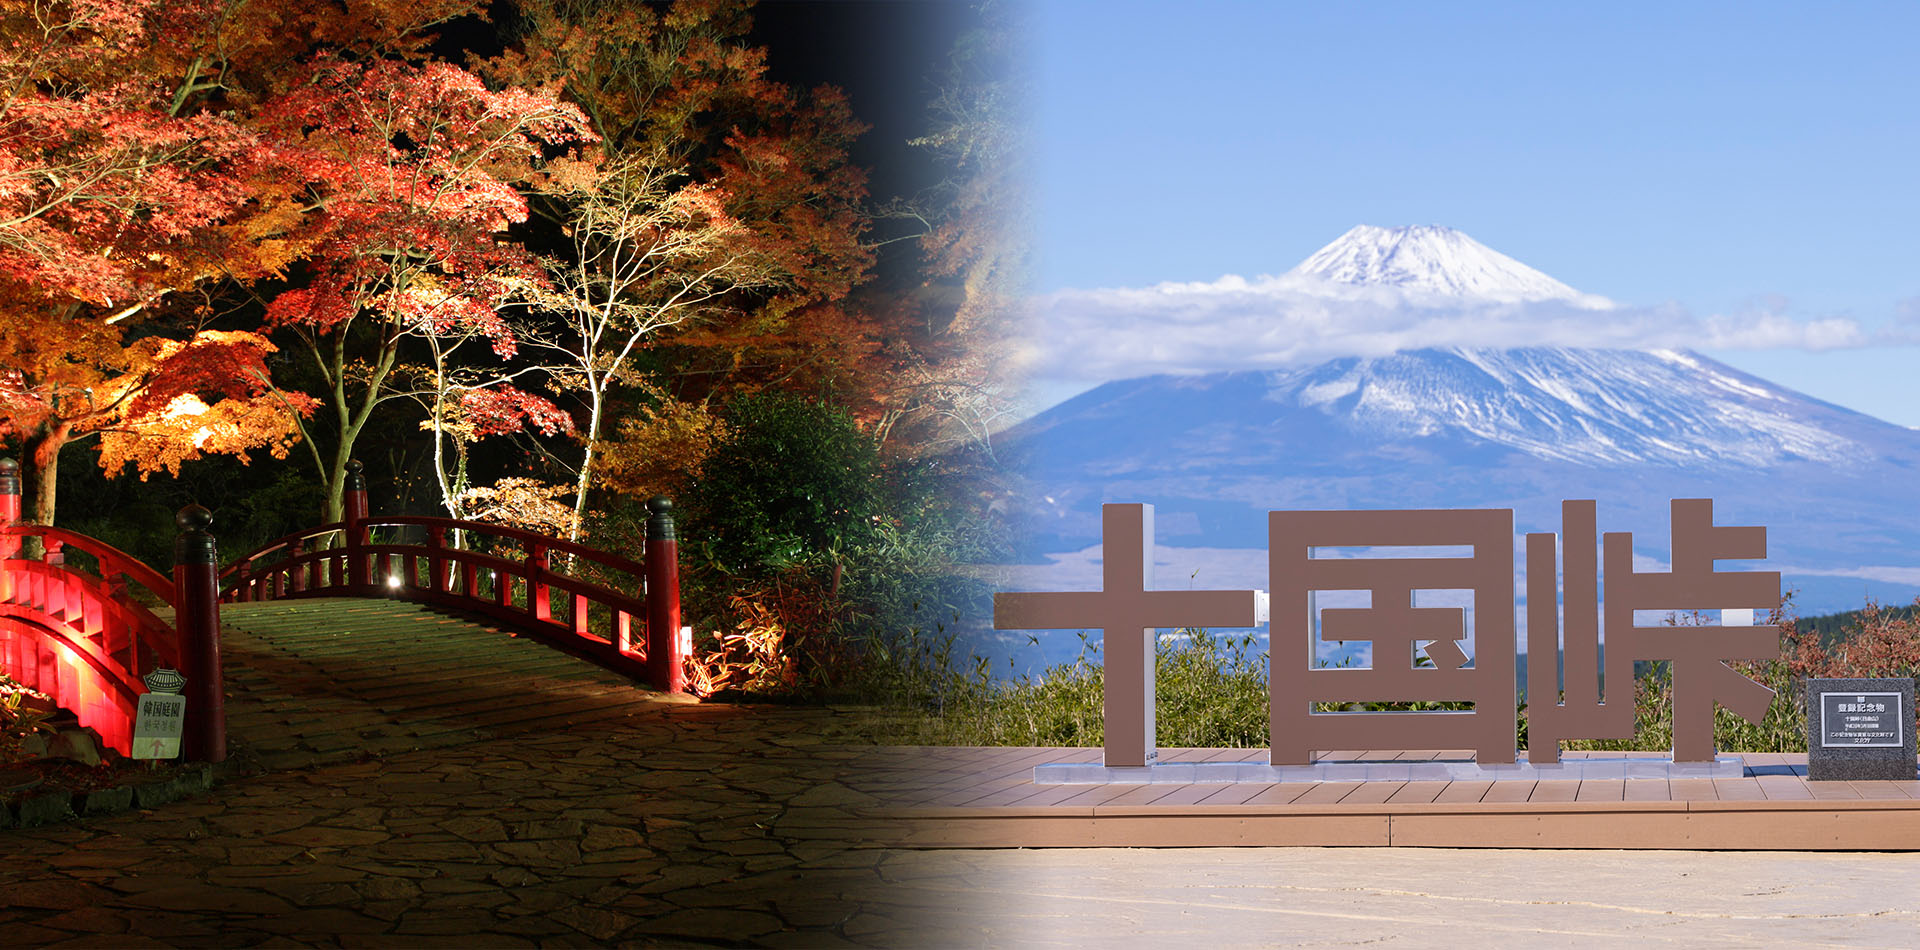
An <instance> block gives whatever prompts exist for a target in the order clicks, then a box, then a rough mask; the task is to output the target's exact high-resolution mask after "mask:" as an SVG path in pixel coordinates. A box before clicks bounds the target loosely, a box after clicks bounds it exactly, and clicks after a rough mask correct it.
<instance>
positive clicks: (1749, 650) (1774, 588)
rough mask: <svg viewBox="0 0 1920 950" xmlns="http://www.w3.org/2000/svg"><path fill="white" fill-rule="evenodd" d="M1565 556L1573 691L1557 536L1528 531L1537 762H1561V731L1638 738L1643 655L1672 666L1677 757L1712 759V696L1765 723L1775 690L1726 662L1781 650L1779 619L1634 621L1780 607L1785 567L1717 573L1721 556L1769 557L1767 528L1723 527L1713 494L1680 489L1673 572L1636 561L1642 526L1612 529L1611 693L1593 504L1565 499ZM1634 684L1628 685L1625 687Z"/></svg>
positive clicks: (1533, 755) (1531, 702)
mask: <svg viewBox="0 0 1920 950" xmlns="http://www.w3.org/2000/svg"><path fill="white" fill-rule="evenodd" d="M1560 524H1561V527H1560V531H1561V537H1562V541H1561V544H1562V546H1563V547H1564V548H1565V558H1566V582H1565V584H1566V587H1565V591H1566V593H1565V597H1566V602H1565V606H1564V610H1565V613H1566V644H1565V650H1566V676H1565V679H1566V693H1565V696H1564V698H1562V699H1560V700H1559V701H1558V702H1556V701H1555V698H1556V694H1557V692H1558V690H1557V689H1556V684H1555V682H1554V679H1555V673H1556V672H1557V671H1556V670H1555V669H1554V664H1553V663H1552V662H1542V661H1543V660H1545V658H1547V657H1552V656H1554V655H1555V654H1556V653H1557V652H1558V651H1559V649H1560V644H1559V643H1557V642H1556V641H1557V640H1558V637H1556V635H1555V634H1556V633H1557V632H1558V630H1559V627H1560V624H1558V623H1557V622H1555V618H1554V611H1553V604H1554V596H1553V594H1554V590H1553V588H1554V584H1553V581H1554V577H1553V574H1554V550H1553V535H1552V534H1550V533H1539V534H1529V535H1527V653H1528V655H1529V656H1530V657H1533V658H1534V659H1533V660H1532V662H1531V663H1530V664H1529V666H1528V669H1527V696H1528V702H1527V761H1528V762H1531V763H1534V764H1536V765H1537V764H1541V763H1550V762H1558V761H1560V741H1561V740H1562V739H1630V738H1632V737H1633V731H1634V694H1635V689H1636V685H1635V682H1636V681H1635V679H1634V675H1633V666H1634V661H1636V660H1671V661H1672V663H1673V760H1674V761H1675V762H1711V761H1713V755H1714V747H1713V704H1714V703H1715V702H1718V703H1720V704H1721V705H1723V706H1726V707H1727V708H1728V709H1731V710H1733V712H1734V713H1735V714H1736V715H1738V716H1740V718H1742V719H1745V720H1747V721H1748V722H1751V723H1754V724H1756V725H1758V724H1759V722H1760V720H1761V719H1762V718H1764V717H1765V716H1766V714H1767V705H1768V704H1769V703H1771V702H1772V701H1773V691H1772V690H1770V689H1768V688H1766V687H1765V686H1762V685H1760V684H1759V683H1756V682H1754V681H1753V680H1750V679H1748V678H1746V677H1744V676H1741V675H1740V674H1738V673H1735V672H1734V671H1733V670H1731V669H1728V668H1727V665H1726V663H1725V662H1723V661H1725V660H1764V659H1769V658H1771V657H1774V656H1778V655H1779V653H1780V628H1779V627H1776V626H1758V627H1756V626H1740V627H1726V626H1657V627H1641V626H1636V625H1635V624H1634V620H1633V614H1634V611H1636V610H1700V609H1725V608H1736V609H1737V608H1743V607H1751V608H1760V609H1765V610H1772V609H1774V608H1776V607H1779V606H1780V574H1779V572H1777V571H1751V572H1743V573H1719V572H1716V571H1715V570H1714V569H1713V562H1714V561H1715V560H1717V559H1720V558H1764V557H1766V556H1767V529H1765V528H1761V527H1738V528H1735V527H1716V526H1715V525H1714V523H1713V501H1712V500H1711V499H1707V498H1676V499H1674V501H1673V504H1672V517H1671V529H1670V530H1671V534H1672V540H1673V570H1672V571H1670V572H1665V573H1643V572H1641V571H1637V570H1635V569H1634V567H1633V535H1632V534H1630V533H1625V532H1613V531H1609V532H1607V536H1606V544H1605V555H1606V583H1607V596H1606V608H1605V617H1606V633H1607V637H1606V645H1607V648H1606V682H1607V684H1608V686H1607V701H1605V702H1602V701H1601V697H1600V693H1599V689H1598V687H1599V683H1598V681H1597V680H1596V678H1595V675H1594V673H1595V670H1596V668H1597V667H1598V666H1599V663H1598V654H1599V651H1600V639H1599V637H1598V636H1597V635H1596V631H1595V627H1594V619H1595V612H1596V611H1597V610H1598V608H1599V605H1598V603H1597V601H1598V600H1599V589H1598V584H1597V583H1596V571H1595V565H1594V533H1595V518H1594V505H1593V502H1591V501H1568V502H1563V503H1562V504H1561V506H1560ZM1623 687H1624V688H1623Z"/></svg>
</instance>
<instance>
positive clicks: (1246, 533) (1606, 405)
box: [1000, 228, 1920, 613]
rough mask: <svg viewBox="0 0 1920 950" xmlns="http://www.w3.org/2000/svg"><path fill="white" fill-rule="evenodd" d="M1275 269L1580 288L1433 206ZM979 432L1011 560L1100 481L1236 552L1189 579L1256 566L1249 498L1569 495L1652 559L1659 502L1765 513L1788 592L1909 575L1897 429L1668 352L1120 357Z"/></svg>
mask: <svg viewBox="0 0 1920 950" xmlns="http://www.w3.org/2000/svg"><path fill="white" fill-rule="evenodd" d="M1291 273H1292V274H1293V275H1307V276H1308V277H1309V278H1310V279H1316V280H1329V281H1355V282H1361V283H1363V284H1365V285H1366V286H1376V285H1380V284H1383V283H1384V284H1387V285H1389V286H1401V287H1412V288H1414V289H1415V290H1417V291H1418V292H1419V293H1421V294H1423V295H1426V297H1427V298H1428V300H1427V302H1426V303H1424V304H1423V306H1426V307H1431V306H1432V303H1431V300H1432V299H1434V298H1437V297H1451V298H1454V299H1458V300H1460V301H1462V305H1463V307H1466V306H1470V305H1471V304H1472V302H1473V301H1484V300H1486V299H1488V296H1489V295H1507V296H1508V297H1509V298H1510V299H1542V298H1544V297H1547V296H1549V295H1552V296H1555V297H1557V298H1559V299H1567V300H1576V299H1583V298H1584V299H1588V300H1599V299H1600V298H1590V297H1587V296H1586V295H1582V294H1580V293H1579V292H1578V291H1575V290H1573V289H1572V288H1570V287H1567V286H1566V285H1565V284H1561V283H1559V282H1558V281H1555V280H1553V279H1552V278H1550V277H1547V276H1546V275H1544V274H1540V273H1539V272H1537V271H1534V270H1532V269H1530V268H1527V267H1526V266H1525V265H1523V264H1520V263H1518V262H1516V261H1513V260H1512V259H1511V258H1507V257H1505V256H1504V255H1500V254H1497V253H1495V252H1493V251H1490V250H1488V249H1486V248H1484V247H1482V246H1481V245H1479V244H1477V243H1475V242H1473V241H1472V240H1471V239H1470V238H1467V237H1466V236H1465V235H1462V234H1459V233H1458V232H1454V231H1448V230H1447V229H1444V228H1401V229H1383V228H1356V229H1354V230H1353V231H1350V232H1348V233H1347V234H1346V235H1344V236H1343V237H1342V238H1341V239H1340V240H1339V241H1336V242H1335V243H1334V244H1332V245H1329V246H1328V248H1326V249H1325V250H1323V251H1321V252H1320V253H1318V254H1315V255H1314V256H1313V257H1312V258H1310V259H1309V260H1308V261H1306V262H1305V263H1303V264H1301V265H1300V266H1299V267H1298V268H1295V270H1294V271H1293V272H1291ZM1569 295H1571V296H1569ZM1604 314H1605V311H1604V310H1602V311H1596V318H1601V317H1603V316H1604ZM1000 445H1001V447H1002V448H1001V454H1002V457H1003V458H1006V459H1008V460H1010V462H1011V463H1012V465H1013V466H1014V467H1015V468H1016V470H1019V471H1022V472H1023V473H1024V475H1025V477H1026V478H1027V479H1028V485H1029V490H1028V492H1027V493H1026V494H1027V496H1028V498H1029V499H1030V505H1031V507H1030V509H1029V514H1030V516H1031V518H1030V521H1029V530H1028V532H1027V537H1026V538H1025V541H1026V550H1027V553H1028V555H1029V558H1028V560H1030V561H1031V562H1033V563H1040V562H1042V561H1043V560H1044V558H1043V557H1042V556H1043V555H1049V556H1055V557H1056V560H1057V559H1058V557H1059V556H1064V555H1069V554H1072V555H1074V556H1075V557H1078V558H1080V561H1081V562H1084V561H1085V556H1086V550H1087V549H1088V548H1090V547H1091V546H1093V545H1096V544H1098V543H1099V514H1100V505H1101V504H1102V503H1103V502H1108V501H1144V502H1150V503H1152V504H1154V505H1155V506H1156V508H1157V510H1158V513H1157V521H1158V524H1159V535H1160V538H1159V540H1160V543H1161V544H1162V545H1163V546H1168V547H1181V546H1186V547H1189V548H1191V549H1193V550H1194V551H1200V550H1201V549H1205V550H1207V551H1211V552H1214V553H1215V554H1221V555H1222V557H1220V558H1216V562H1217V563H1225V558H1224V553H1231V552H1241V553H1240V554H1235V555H1234V558H1235V561H1234V563H1235V564H1238V563H1239V561H1240V560H1246V559H1247V558H1256V559H1257V562H1256V567H1254V568H1251V569H1249V572H1250V574H1251V577H1243V576H1238V575H1236V576H1232V577H1222V576H1221V575H1220V574H1219V573H1218V572H1217V571H1216V572H1215V573H1214V574H1213V575H1212V584H1213V586H1240V585H1246V584H1251V585H1253V586H1265V584H1264V582H1263V581H1260V580H1259V578H1261V577H1263V576H1264V573H1263V572H1264V564H1265V561H1264V557H1262V556H1261V554H1262V549H1264V547H1265V545H1266V540H1267V539H1266V518H1265V512H1266V511H1268V510H1271V509H1286V508H1482V507H1488V508H1512V509H1514V511H1515V519H1516V529H1517V531H1520V532H1526V531H1558V530H1559V527H1560V526H1559V523H1558V522H1559V503H1560V501H1561V500H1563V499H1571V498H1591V499H1595V500H1596V501H1597V502H1598V503H1599V513H1600V528H1601V530H1602V531H1632V532H1634V533H1635V546H1636V550H1638V551H1640V552H1642V554H1643V556H1645V557H1648V558H1651V559H1653V561H1654V562H1661V561H1664V559H1665V557H1666V551H1665V547H1666V543H1667V505H1668V500H1669V499H1672V498H1699V497H1708V498H1713V499H1715V501H1716V505H1715V514H1716V520H1717V521H1718V522H1719V523H1721V524H1760V525H1766V526H1768V527H1769V529H1770V530H1769V559H1768V562H1767V565H1766V567H1768V568H1770V569H1777V570H1780V571H1781V572H1782V573H1783V575H1784V576H1785V582H1786V584H1787V585H1788V586H1789V587H1791V588H1795V589H1797V590H1798V591H1799V594H1798V596H1797V602H1798V604H1799V607H1800V609H1801V611H1802V612H1803V613H1819V612H1826V611H1831V610H1844V609H1851V608H1855V607H1858V606H1860V605H1861V603H1862V601H1863V600H1864V599H1865V598H1866V597H1867V596H1873V597H1875V598H1877V599H1879V600H1881V601H1883V602H1895V603H1898V602H1904V601H1907V600H1910V599H1911V598H1912V597H1913V596H1914V595H1915V594H1916V593H1920V514H1916V512H1920V504H1916V498H1915V494H1916V490H1917V489H1920V477H1917V476H1920V431H1916V430H1913V429H1908V428H1905V427H1903V426H1897V425H1894V424H1892V423H1888V422H1883V421H1881V420H1878V419H1875V418H1872V417H1870V416H1866V415H1863V414H1861V413H1858V412H1853V411H1850V410H1847V409H1844V408H1841V407H1839V406H1834V405H1831V404H1828V403H1824V402H1821V401H1819V400H1816V399H1813V398H1811V397H1809V396H1806V395H1804V394H1801V393H1798V392H1795V391H1793V390H1791V389H1788V388H1786V387H1783V386H1780V385H1778V384H1775V383H1772V382H1769V381H1767V380H1763V379H1759V378H1757V377H1754V376H1751V375H1748V374H1746V373H1743V372H1740V371H1738V370H1735V369H1733V368H1731V367H1729V366H1726V365H1723V364H1721V363H1718V362H1715V361H1713V360H1711V359H1708V358H1706V357H1704V356H1701V355H1699V354H1696V353H1692V352H1688V351H1682V350H1650V351H1635V350H1621V349H1576V348H1565V347H1527V348H1515V349H1483V348H1471V347H1445V348H1428V349H1414V350H1404V351H1401V352H1398V353H1395V354H1392V355H1389V356H1383V357H1372V358H1362V357H1347V358H1339V359H1332V360H1327V361H1323V362H1318V363H1315V364H1313V365H1308V366H1304V367H1298V366H1296V367H1280V368H1274V369H1270V370H1246V371H1236V372H1218V373H1209V374H1199V375H1161V376H1144V377H1138V378H1133V379H1126V380H1120V381H1115V382H1110V383H1107V384H1105V385H1102V386H1100V387H1098V388H1095V389H1093V390H1091V391H1088V392H1085V393H1083V394H1081V395H1079V396H1077V397H1075V398H1073V399H1071V400H1068V401H1067V402H1064V403H1062V404H1060V405H1058V406H1055V407H1053V408H1052V409H1049V410H1047V411H1045V412H1042V413H1040V414H1039V415H1037V416H1035V417H1033V418H1031V419H1028V420H1026V421H1025V422H1022V423H1020V424H1019V425H1017V426H1015V427H1013V428H1012V429H1010V430H1008V431H1007V432H1006V433H1005V434H1004V435H1003V437H1002V438H1001V440H1000ZM1076 552H1077V553H1076ZM1223 552H1224V553H1223ZM1242 554H1244V555H1246V557H1242ZM1194 556H1195V557H1201V555H1199V554H1196V555H1194ZM1062 563H1064V562H1062ZM1076 563H1079V562H1076ZM1195 563H1196V564H1199V563H1200V562H1199V561H1196V562H1195ZM1209 563H1215V562H1209ZM1749 566H1750V565H1749ZM1173 567H1174V568H1175V569H1176V570H1177V572H1178V574H1180V575H1186V574H1187V573H1188V569H1187V568H1186V567H1185V566H1182V565H1181V564H1180V563H1178V562H1177V560H1176V563H1175V564H1174V565H1173ZM1741 567H1742V565H1739V564H1729V565H1726V566H1725V568H1724V569H1740V568H1741ZM1234 570H1239V568H1238V567H1235V568H1234ZM1092 576H1093V577H1095V578H1097V573H1095V574H1094V575H1092ZM1163 576H1172V575H1171V574H1165V575H1163ZM1092 583H1095V584H1097V583H1098V581H1097V579H1096V580H1094V581H1092ZM1203 583H1204V582H1203Z"/></svg>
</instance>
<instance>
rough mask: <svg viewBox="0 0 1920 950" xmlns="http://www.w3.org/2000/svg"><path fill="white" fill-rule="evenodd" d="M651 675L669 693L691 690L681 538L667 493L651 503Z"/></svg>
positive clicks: (649, 591)
mask: <svg viewBox="0 0 1920 950" xmlns="http://www.w3.org/2000/svg"><path fill="white" fill-rule="evenodd" d="M647 510H648V511H651V512H653V517H651V518H648V519H647V678H648V679H650V680H652V681H653V682H654V684H655V685H657V686H659V687H660V688H661V689H664V690H666V691H667V692H669V693H684V692H686V691H687V671H686V667H685V666H684V665H683V664H682V663H681V659H682V656H681V653H680V541H679V539H678V536H677V535H676V534H675V533H674V529H673V502H672V501H670V500H668V499H667V497H666V496H665V495H659V496H655V497H654V498H653V499H651V500H650V501H648V502H647Z"/></svg>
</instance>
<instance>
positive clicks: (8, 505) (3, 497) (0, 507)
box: [0, 459, 20, 597]
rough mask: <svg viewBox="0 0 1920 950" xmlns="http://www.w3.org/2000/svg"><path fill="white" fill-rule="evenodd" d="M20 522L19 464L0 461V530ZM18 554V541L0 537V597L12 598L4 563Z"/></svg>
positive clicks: (6, 460) (10, 460)
mask: <svg viewBox="0 0 1920 950" xmlns="http://www.w3.org/2000/svg"><path fill="white" fill-rule="evenodd" d="M19 522H20V463H19V462H16V461H14V460H13V459H0V528H4V527H7V526H8V525H13V524H18V523H19ZM19 553H20V539H19V538H16V537H13V536H11V535H7V536H4V537H0V597H11V596H13V581H12V580H11V579H9V578H8V577H7V571H6V561H7V559H9V558H11V557H13V556H14V555H16V554H19Z"/></svg>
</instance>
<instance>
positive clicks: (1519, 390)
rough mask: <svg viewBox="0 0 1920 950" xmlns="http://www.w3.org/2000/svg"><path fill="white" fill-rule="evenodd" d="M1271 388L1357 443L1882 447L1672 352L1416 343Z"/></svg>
mask: <svg viewBox="0 0 1920 950" xmlns="http://www.w3.org/2000/svg"><path fill="white" fill-rule="evenodd" d="M1268 386H1269V389H1268V392H1267V395H1266V397H1265V398H1266V401H1268V402H1271V403H1277V404H1278V405H1280V406H1284V407H1287V408H1290V409H1314V410H1317V411H1318V412H1320V413H1321V414H1322V415H1325V416H1328V417H1330V418H1337V419H1340V420H1342V421H1343V423H1344V424H1345V425H1347V426H1348V427H1349V428H1350V429H1351V431H1352V432H1353V434H1354V435H1355V436H1356V437H1369V436H1372V437H1378V436H1384V435H1393V436H1401V437H1406V436H1416V437H1417V436H1432V435H1439V434H1442V433H1446V434H1451V435H1453V436H1456V437H1460V438H1467V439H1479V440H1484V441H1486V442H1490V443H1494V444H1497V445H1505V446H1511V447H1513V448H1515V449H1518V450H1520V451H1521V452H1524V453H1526V454H1527V455H1530V456H1533V457H1535V458H1540V459H1549V460H1554V461H1564V462H1575V463H1582V464H1595V465H1620V464H1635V463H1648V464H1656V465H1671V466H1691V465H1713V464H1730V465H1739V466H1765V465H1770V464H1773V463H1775V462H1780V461H1786V460H1793V459H1799V460H1804V461H1812V462H1826V463H1831V464H1836V465H1847V464H1852V463H1853V462H1855V461H1857V460H1859V459H1860V458H1862V457H1863V456H1865V455H1869V454H1871V453H1872V451H1873V450H1872V449H1871V448H1870V447H1869V446H1868V445H1866V444H1863V443H1862V442H1860V441H1857V440H1856V439H1857V436H1858V432H1857V429H1858V425H1859V423H1858V420H1849V419H1846V418H1844V417H1845V415H1846V414H1845V413H1844V411H1843V410H1839V411H1837V410H1835V409H1834V408H1833V407H1831V406H1826V405H1825V404H1822V403H1816V402H1814V401H1812V400H1809V399H1808V398H1807V397H1805V396H1801V395H1799V394H1797V393H1794V392H1792V391H1791V390H1787V389H1782V388H1781V387H1779V386H1775V385H1773V384H1772V383H1769V382H1766V381H1765V380H1762V379H1758V378H1755V377H1752V376H1748V375H1746V374H1745V373H1741V372H1739V371H1737V370H1734V369H1732V368H1730V367H1727V366H1724V365H1722V364H1720V363H1716V362H1714V361H1712V360H1709V359H1706V358H1704V357H1701V356H1698V355H1696V354H1692V353H1686V352H1679V351H1674V350H1654V351H1649V352H1637V351H1632V350H1587V349H1569V348H1565V347H1552V348H1541V347H1529V348H1522V349H1508V350H1490V349H1468V348H1460V347H1454V348H1447V349H1439V350H1418V351H1412V352H1403V353H1397V354H1394V355H1393V356H1389V357H1386V358H1382V359H1343V360H1335V361H1332V362H1329V363H1324V364H1322V365H1320V366H1316V367H1313V368H1311V369H1307V370H1302V371H1298V372H1293V373H1275V374H1270V375H1269V376H1268ZM1849 430H1856V431H1855V432H1854V434H1852V435H1850V434H1848V431H1849Z"/></svg>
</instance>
